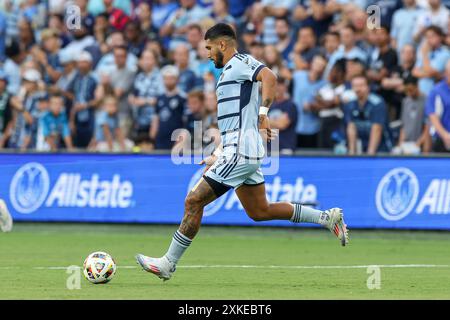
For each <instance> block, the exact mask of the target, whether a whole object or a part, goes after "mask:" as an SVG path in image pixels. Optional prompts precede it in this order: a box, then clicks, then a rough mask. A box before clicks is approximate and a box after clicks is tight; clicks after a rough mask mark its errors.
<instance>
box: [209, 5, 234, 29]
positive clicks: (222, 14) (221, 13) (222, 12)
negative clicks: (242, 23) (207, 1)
mask: <svg viewBox="0 0 450 320" xmlns="http://www.w3.org/2000/svg"><path fill="white" fill-rule="evenodd" d="M229 12H230V10H229V4H228V0H213V6H212V13H211V17H212V18H213V19H214V20H215V22H216V23H227V24H230V25H233V26H234V25H235V24H236V19H235V18H234V17H233V16H232V15H231V14H230V13H229Z"/></svg>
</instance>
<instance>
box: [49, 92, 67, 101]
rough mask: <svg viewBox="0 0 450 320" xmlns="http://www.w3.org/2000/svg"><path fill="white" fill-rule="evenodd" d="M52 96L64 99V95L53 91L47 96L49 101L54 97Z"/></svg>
mask: <svg viewBox="0 0 450 320" xmlns="http://www.w3.org/2000/svg"><path fill="white" fill-rule="evenodd" d="M54 98H59V99H62V100H63V101H64V96H63V95H62V94H61V93H57V92H55V93H52V94H51V95H50V96H49V99H48V100H49V101H50V100H51V99H54Z"/></svg>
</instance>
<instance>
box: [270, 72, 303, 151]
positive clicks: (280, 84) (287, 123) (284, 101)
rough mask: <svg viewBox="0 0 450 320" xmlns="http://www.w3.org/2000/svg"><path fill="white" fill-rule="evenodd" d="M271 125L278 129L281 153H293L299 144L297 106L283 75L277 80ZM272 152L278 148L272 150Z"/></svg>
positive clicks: (271, 109)
mask: <svg viewBox="0 0 450 320" xmlns="http://www.w3.org/2000/svg"><path fill="white" fill-rule="evenodd" d="M268 116H269V120H270V127H271V128H272V129H278V130H279V134H278V137H277V139H278V145H279V151H280V153H281V154H292V153H293V152H294V151H295V147H296V145H297V136H296V134H295V127H296V125H297V108H296V107H295V104H294V102H293V101H292V100H291V98H290V97H289V94H288V82H287V80H286V79H284V78H282V77H278V80H277V94H276V97H275V101H274V102H273V104H272V106H271V107H270V109H269V114H268ZM268 149H269V150H271V151H272V152H275V151H278V150H272V148H268Z"/></svg>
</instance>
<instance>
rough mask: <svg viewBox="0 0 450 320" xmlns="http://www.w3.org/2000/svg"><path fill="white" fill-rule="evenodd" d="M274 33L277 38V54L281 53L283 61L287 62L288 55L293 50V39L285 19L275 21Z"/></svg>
mask: <svg viewBox="0 0 450 320" xmlns="http://www.w3.org/2000/svg"><path fill="white" fill-rule="evenodd" d="M275 32H276V34H277V37H278V42H277V43H276V44H275V46H276V48H277V50H278V52H280V53H281V56H282V58H283V60H284V61H288V59H289V54H290V53H291V52H292V50H293V49H294V44H295V39H294V37H293V32H292V30H291V29H290V26H289V21H288V19H287V18H277V19H276V20H275Z"/></svg>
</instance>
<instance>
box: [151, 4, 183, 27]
mask: <svg viewBox="0 0 450 320" xmlns="http://www.w3.org/2000/svg"><path fill="white" fill-rule="evenodd" d="M178 7H179V5H178V3H177V1H173V0H156V1H154V3H153V7H152V21H153V25H154V26H155V27H156V29H158V30H159V29H160V28H161V27H162V26H163V25H164V24H165V23H166V22H167V20H168V19H169V18H170V17H171V16H172V13H174V12H175V11H176V10H177V9H178Z"/></svg>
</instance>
